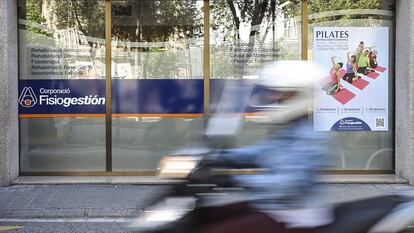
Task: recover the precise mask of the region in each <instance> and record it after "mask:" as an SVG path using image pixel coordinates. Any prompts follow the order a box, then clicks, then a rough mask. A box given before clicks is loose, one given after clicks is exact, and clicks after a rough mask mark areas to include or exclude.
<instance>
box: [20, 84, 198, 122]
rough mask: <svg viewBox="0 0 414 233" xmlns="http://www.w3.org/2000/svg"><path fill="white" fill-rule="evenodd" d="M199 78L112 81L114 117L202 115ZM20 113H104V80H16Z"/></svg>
mask: <svg viewBox="0 0 414 233" xmlns="http://www.w3.org/2000/svg"><path fill="white" fill-rule="evenodd" d="M203 100H204V89H203V80H202V79H191V80H188V79H187V80H171V79H164V80H159V79H152V80H113V81H112V112H113V113H115V114H182V113H191V114H193V113H203ZM19 113H20V114H103V113H105V80H104V79H82V80H19Z"/></svg>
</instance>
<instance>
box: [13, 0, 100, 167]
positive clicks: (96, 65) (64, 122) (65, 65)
mask: <svg viewBox="0 0 414 233" xmlns="http://www.w3.org/2000/svg"><path fill="white" fill-rule="evenodd" d="M103 3H104V2H103V1H102V0H74V1H72V0H71V1H69V0H19V1H18V11H19V12H18V13H19V21H18V22H19V79H20V80H30V81H28V83H27V84H28V85H29V84H30V82H33V83H31V84H33V89H34V90H35V94H37V95H38V94H39V93H38V90H37V89H35V87H36V86H35V84H34V82H35V81H36V80H49V82H47V81H45V82H43V83H50V84H51V86H55V87H56V88H68V87H67V86H61V85H63V84H62V82H60V83H59V81H58V80H69V82H70V80H74V79H104V78H105V65H104V54H105V51H104V50H105V49H104V46H105V45H104V42H105V40H104V37H105V36H104V22H105V17H104V4H103ZM32 80H33V81H32ZM53 83H54V84H53ZM52 84H53V85H52ZM31 86H32V85H31ZM36 88H41V87H36ZM89 88H90V89H93V90H94V91H95V90H96V89H97V88H99V87H93V86H91V87H89ZM71 91H73V92H76V90H71ZM96 91H99V90H96ZM52 97H53V96H52ZM59 97H65V98H66V97H71V96H70V94H65V95H64V96H63V95H62V96H59ZM35 107H38V106H35ZM49 109H53V107H51V108H49ZM51 111H52V110H51ZM50 113H53V112H50ZM26 117H27V116H25V117H21V119H20V162H21V171H22V172H37V171H104V170H105V119H104V118H103V117H101V118H99V117H97V118H85V117H77V116H73V117H67V116H65V117H56V118H55V116H53V115H52V116H47V115H46V116H43V118H32V117H36V114H34V115H31V116H29V118H26Z"/></svg>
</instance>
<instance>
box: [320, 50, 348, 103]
mask: <svg viewBox="0 0 414 233" xmlns="http://www.w3.org/2000/svg"><path fill="white" fill-rule="evenodd" d="M335 58H336V57H331V62H332V69H331V70H330V71H329V82H328V83H327V84H326V85H325V86H324V87H323V88H322V90H324V91H326V94H328V95H333V94H335V93H336V92H338V91H340V90H342V87H341V86H340V85H339V82H340V80H341V74H340V72H339V70H340V69H341V68H342V67H343V65H344V64H343V63H342V62H338V63H336V62H335Z"/></svg>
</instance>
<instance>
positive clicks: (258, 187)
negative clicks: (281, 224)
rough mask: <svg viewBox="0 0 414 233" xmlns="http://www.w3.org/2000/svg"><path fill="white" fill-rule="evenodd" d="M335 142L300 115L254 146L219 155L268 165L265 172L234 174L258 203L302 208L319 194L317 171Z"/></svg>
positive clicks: (261, 207) (227, 151) (253, 201)
mask: <svg viewBox="0 0 414 233" xmlns="http://www.w3.org/2000/svg"><path fill="white" fill-rule="evenodd" d="M332 144H333V139H331V141H329V140H328V139H327V137H326V134H325V135H322V134H321V133H319V132H314V131H313V130H312V127H311V124H310V123H309V121H308V119H299V120H297V121H294V122H291V123H290V124H288V125H285V126H284V127H283V128H282V129H280V130H277V131H276V132H274V134H273V135H271V136H270V137H269V138H268V139H266V140H265V141H262V142H260V143H257V144H255V145H253V146H249V147H243V148H237V149H229V150H224V151H223V153H222V154H221V155H220V157H219V159H223V160H226V161H228V162H233V163H241V164H243V163H246V164H251V162H252V161H253V162H255V163H256V164H257V165H259V166H260V167H262V168H266V169H267V172H265V173H262V174H255V175H238V176H235V177H234V179H236V180H237V181H238V182H239V183H240V185H241V186H243V187H246V188H247V189H248V191H249V193H250V199H251V200H252V203H253V205H254V206H255V207H257V208H260V209H291V208H301V207H304V206H306V205H307V203H308V202H310V200H313V199H314V198H313V197H314V196H315V195H316V186H315V178H316V174H317V172H318V170H319V169H321V168H322V167H323V166H324V165H326V162H327V157H328V156H326V155H328V153H329V151H330V145H332ZM331 152H332V151H331Z"/></svg>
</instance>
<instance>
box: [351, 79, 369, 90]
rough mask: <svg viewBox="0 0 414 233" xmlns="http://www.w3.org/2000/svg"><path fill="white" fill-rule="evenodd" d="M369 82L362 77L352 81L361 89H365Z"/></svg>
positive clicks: (353, 84)
mask: <svg viewBox="0 0 414 233" xmlns="http://www.w3.org/2000/svg"><path fill="white" fill-rule="evenodd" d="M368 84H369V82H367V81H366V80H363V79H361V78H359V79H357V80H356V81H354V82H352V86H354V87H356V88H358V89H359V90H364V88H365V87H366V86H368Z"/></svg>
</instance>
